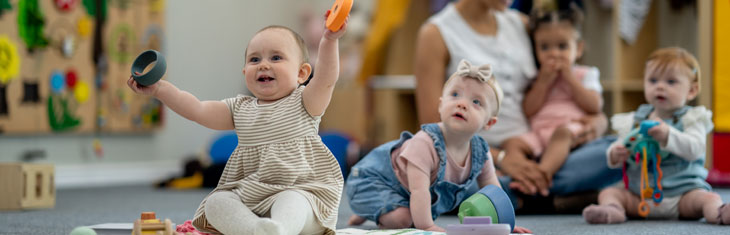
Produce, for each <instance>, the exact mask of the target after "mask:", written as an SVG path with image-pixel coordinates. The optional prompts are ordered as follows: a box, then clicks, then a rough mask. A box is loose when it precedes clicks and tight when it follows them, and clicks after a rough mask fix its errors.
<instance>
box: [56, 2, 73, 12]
mask: <svg viewBox="0 0 730 235" xmlns="http://www.w3.org/2000/svg"><path fill="white" fill-rule="evenodd" d="M53 2H55V3H56V4H55V5H56V8H58V10H60V11H63V12H69V11H71V10H72V9H73V8H74V7H76V3H77V0H53Z"/></svg>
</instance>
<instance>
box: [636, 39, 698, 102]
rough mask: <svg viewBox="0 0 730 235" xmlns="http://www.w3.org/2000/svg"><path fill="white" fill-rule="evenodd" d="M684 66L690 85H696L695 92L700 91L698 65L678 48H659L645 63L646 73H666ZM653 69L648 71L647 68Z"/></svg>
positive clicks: (690, 55) (683, 50)
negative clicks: (687, 72)
mask: <svg viewBox="0 0 730 235" xmlns="http://www.w3.org/2000/svg"><path fill="white" fill-rule="evenodd" d="M680 66H686V68H687V69H688V71H689V75H690V84H691V83H697V92H698V93H699V91H700V86H699V84H700V81H701V80H700V78H701V77H700V63H699V62H697V58H695V57H694V56H693V55H692V54H691V53H689V52H688V51H687V50H685V49H683V48H680V47H666V48H661V49H658V50H656V51H654V52H653V53H651V55H650V56H649V58H648V59H647V61H646V68H647V69H646V73H649V72H652V71H667V70H669V69H671V68H678V67H680ZM650 67H653V70H652V71H650V70H649V68H650Z"/></svg>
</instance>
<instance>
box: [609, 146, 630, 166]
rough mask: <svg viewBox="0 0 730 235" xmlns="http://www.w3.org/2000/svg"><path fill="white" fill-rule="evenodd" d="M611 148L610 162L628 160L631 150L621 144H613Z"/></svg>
mask: <svg viewBox="0 0 730 235" xmlns="http://www.w3.org/2000/svg"><path fill="white" fill-rule="evenodd" d="M612 148H613V149H611V156H610V157H611V162H612V163H624V162H626V161H627V160H629V156H631V152H629V149H627V148H626V147H625V146H623V145H614V146H613V147H612Z"/></svg>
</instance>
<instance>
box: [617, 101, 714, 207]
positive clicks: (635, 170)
mask: <svg viewBox="0 0 730 235" xmlns="http://www.w3.org/2000/svg"><path fill="white" fill-rule="evenodd" d="M690 108H691V107H690V106H684V107H682V108H680V109H679V110H677V111H676V112H674V114H673V117H672V118H670V119H665V120H662V121H664V122H665V123H667V125H670V126H672V127H674V128H676V129H677V130H679V131H684V125H683V124H682V116H684V114H685V113H687V111H688V110H689V109H690ZM652 111H654V107H653V106H652V105H650V104H643V105H641V106H639V109H638V110H636V112H635V113H634V124H635V125H637V124H638V123H641V121H644V120H647V119H648V118H649V114H651V112H652ZM662 152H663V153H666V152H665V151H662ZM632 159H633V158H632ZM659 166H660V167H661V169H662V173H663V174H662V180H661V184H662V190H663V192H664V197H675V196H681V195H682V194H684V193H686V192H688V191H690V190H693V189H697V188H701V189H705V190H708V191H709V190H711V188H710V185H709V184H707V182H706V181H705V178H707V169H705V157H704V156H702V157H700V158H699V159H697V160H694V161H691V162H690V161H687V160H685V159H683V158H681V157H679V156H677V155H674V154H672V153H668V154H666V156H665V155H664V154H663V155H662V161H661V163H660V165H659ZM626 174H627V175H628V176H629V190H631V192H632V193H634V194H636V195H639V193H640V192H641V188H640V186H641V185H640V180H639V179H641V164H637V163H636V162H635V161H628V168H627V169H626ZM649 179H654V175H653V174H652V173H651V172H649ZM653 186H654V182H653V180H649V187H653Z"/></svg>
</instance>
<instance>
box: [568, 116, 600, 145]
mask: <svg viewBox="0 0 730 235" xmlns="http://www.w3.org/2000/svg"><path fill="white" fill-rule="evenodd" d="M574 121H577V122H580V123H582V124H583V130H581V132H580V133H578V135H577V138H576V141H575V143H576V145H581V144H585V143H587V142H589V141H593V140H595V139H597V138H598V137H600V136H601V135H603V133H604V132H606V128H607V127H608V120H607V119H606V115H603V113H598V114H595V115H585V116H583V117H581V118H579V119H577V120H574Z"/></svg>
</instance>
